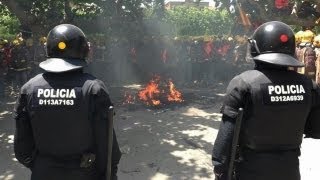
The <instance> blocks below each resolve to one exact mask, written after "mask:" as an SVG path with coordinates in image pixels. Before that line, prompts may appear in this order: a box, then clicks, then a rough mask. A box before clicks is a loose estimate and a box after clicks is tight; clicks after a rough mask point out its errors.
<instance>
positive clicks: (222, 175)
mask: <svg viewBox="0 0 320 180" xmlns="http://www.w3.org/2000/svg"><path fill="white" fill-rule="evenodd" d="M214 174H215V180H227V172H226V171H225V170H224V169H222V168H219V167H218V166H215V167H214Z"/></svg>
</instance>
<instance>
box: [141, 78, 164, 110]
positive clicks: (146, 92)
mask: <svg viewBox="0 0 320 180" xmlns="http://www.w3.org/2000/svg"><path fill="white" fill-rule="evenodd" d="M159 82H160V76H155V77H154V79H152V80H151V81H150V82H149V83H148V84H147V86H146V88H145V89H143V90H141V91H139V93H138V96H139V99H140V100H141V101H143V102H145V103H146V104H147V105H155V106H157V105H159V104H160V100H159V99H158V98H159V95H160V90H159Z"/></svg>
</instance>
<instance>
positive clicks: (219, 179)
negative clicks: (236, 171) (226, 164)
mask: <svg viewBox="0 0 320 180" xmlns="http://www.w3.org/2000/svg"><path fill="white" fill-rule="evenodd" d="M215 180H227V174H226V173H222V174H217V173H215Z"/></svg>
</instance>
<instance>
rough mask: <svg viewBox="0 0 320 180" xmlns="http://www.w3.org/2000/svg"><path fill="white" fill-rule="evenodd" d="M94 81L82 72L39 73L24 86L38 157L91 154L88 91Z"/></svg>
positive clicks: (91, 134)
mask: <svg viewBox="0 0 320 180" xmlns="http://www.w3.org/2000/svg"><path fill="white" fill-rule="evenodd" d="M94 79H95V78H94V77H93V76H91V75H88V74H83V73H80V72H79V73H74V72H73V73H69V74H67V75H64V76H62V77H61V76H58V75H56V74H52V73H46V74H40V75H38V76H36V77H35V78H33V79H32V80H31V82H32V83H30V84H32V85H29V86H28V87H27V96H28V106H27V107H29V110H28V111H29V112H30V117H31V124H32V129H33V135H34V139H35V143H36V147H37V150H38V151H39V153H40V154H44V155H52V156H69V155H81V154H82V153H84V152H88V151H92V147H93V132H92V128H91V127H92V122H91V120H92V119H91V118H90V117H89V114H90V112H89V111H90V107H89V106H90V102H89V100H90V98H89V97H90V88H91V87H92V84H93V80H94Z"/></svg>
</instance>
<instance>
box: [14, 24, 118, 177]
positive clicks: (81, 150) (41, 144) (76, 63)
mask: <svg viewBox="0 0 320 180" xmlns="http://www.w3.org/2000/svg"><path fill="white" fill-rule="evenodd" d="M47 39H48V42H47V55H48V59H47V60H46V61H43V62H42V63H40V65H39V66H40V67H41V68H42V69H43V70H44V71H45V73H43V74H38V75H37V76H35V77H34V78H32V79H31V80H29V81H28V82H27V83H26V84H24V85H23V87H22V88H21V92H20V95H19V98H18V100H17V103H16V106H15V121H16V132H15V139H14V151H15V155H16V158H17V159H18V161H19V162H20V163H22V164H23V165H24V166H26V167H28V168H30V170H31V171H32V175H31V179H32V180H73V179H74V180H102V179H106V178H105V172H106V164H107V139H108V138H107V133H108V132H107V128H106V127H107V121H108V120H109V119H108V118H107V117H108V116H107V108H108V107H109V106H111V105H112V102H111V100H110V97H109V94H108V91H107V89H106V86H105V85H104V83H103V82H102V81H100V80H98V79H97V78H95V77H94V76H92V75H90V74H86V73H83V72H82V69H83V67H84V66H86V64H87V63H86V61H85V58H86V57H87V54H88V42H87V40H86V37H85V35H84V33H83V32H82V31H81V29H79V28H78V27H76V26H74V25H71V24H62V25H58V26H56V27H54V28H53V29H52V30H51V31H50V32H49V34H48V38H47ZM113 137H114V138H113V148H112V179H117V176H116V173H117V165H118V163H119V160H120V157H121V152H120V150H119V146H118V143H117V139H116V137H115V135H114V136H113Z"/></svg>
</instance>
